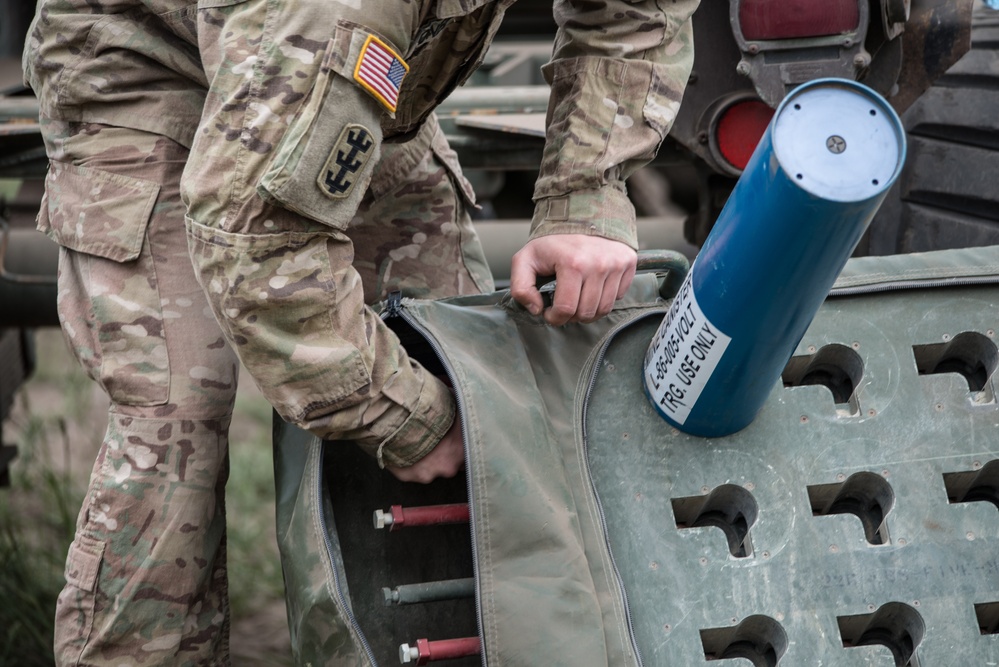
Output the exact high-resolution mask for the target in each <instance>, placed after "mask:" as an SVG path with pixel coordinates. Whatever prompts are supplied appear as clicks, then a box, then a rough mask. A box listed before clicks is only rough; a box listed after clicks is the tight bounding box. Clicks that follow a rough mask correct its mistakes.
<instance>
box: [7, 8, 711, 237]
mask: <svg viewBox="0 0 999 667" xmlns="http://www.w3.org/2000/svg"><path fill="white" fill-rule="evenodd" d="M512 1H513V0H436V2H426V1H425V4H426V5H427V6H426V7H425V8H424V9H423V10H422V14H423V16H424V20H423V23H422V25H421V26H420V29H419V31H418V33H417V35H416V37H415V38H414V39H413V43H412V45H411V47H410V49H409V53H407V54H405V57H406V59H407V61H409V63H410V66H411V70H410V74H409V76H407V77H406V79H405V82H404V84H403V89H402V91H401V94H400V102H399V109H398V111H397V113H396V117H395V119H386V135H389V134H391V133H392V132H400V131H411V130H412V125H414V124H415V123H417V122H419V121H420V120H422V119H423V118H424V117H425V116H426V114H427V113H429V111H430V110H432V108H433V107H434V106H436V104H437V103H438V102H439V101H440V100H441V99H443V98H444V97H445V96H446V95H447V94H448V93H449V92H450V91H451V90H452V89H453V88H454V87H455V86H456V85H459V84H460V83H461V82H463V81H464V79H465V78H466V77H467V76H468V75H469V74H470V73H471V71H472V70H473V69H474V68H475V66H477V65H478V63H479V62H480V61H481V58H482V56H483V55H484V53H485V50H486V48H487V46H488V43H489V41H490V40H491V39H492V36H493V34H494V33H495V31H496V29H497V27H498V23H499V21H500V20H501V18H502V10H503V9H505V7H506V6H508V5H510V4H512ZM222 4H232V1H231V0H229V1H228V2H227V1H226V0H207V1H205V0H202V1H201V2H198V3H195V2H191V0H100V1H99V2H92V1H87V0H42V2H41V4H40V9H39V19H38V21H39V22H40V24H41V26H36V28H35V30H34V33H33V35H32V36H31V38H30V40H29V45H28V49H27V50H26V52H25V63H24V64H25V72H26V79H27V81H28V83H29V84H30V85H34V84H35V82H36V81H37V78H38V77H39V76H42V75H45V76H49V77H53V76H54V77H58V80H59V84H58V90H59V95H58V96H57V97H56V98H48V99H43V100H41V104H42V113H43V114H45V115H48V116H50V117H53V118H59V119H62V120H68V121H90V122H98V123H107V124H109V125H116V126H120V127H130V128H134V129H139V130H145V131H149V132H155V133H158V134H163V135H166V136H169V137H171V138H172V139H175V140H176V141H178V142H180V143H181V144H183V145H187V146H190V144H191V141H192V138H193V135H194V132H195V129H196V127H197V123H198V120H199V119H200V117H201V108H202V105H203V102H204V94H205V92H204V91H205V88H206V86H207V82H206V81H205V75H204V72H203V70H202V68H201V66H200V63H199V56H198V48H197V30H196V18H195V12H196V10H197V9H200V8H205V7H214V6H218V5H222ZM592 4H593V6H592V7H591V6H589V5H588V4H587V3H581V2H578V0H576V1H573V0H556V1H555V2H554V3H553V5H554V13H555V18H556V20H557V22H558V24H559V31H558V35H557V38H556V42H555V48H554V53H553V56H552V61H551V62H550V63H549V64H548V65H547V66H546V67H545V68H544V74H545V78H546V79H547V80H548V82H549V83H550V84H551V86H552V97H551V103H550V105H549V109H548V130H547V141H546V147H545V152H544V159H543V161H542V164H541V170H540V177H539V179H538V182H537V187H536V189H535V200H536V209H535V215H534V226H533V236H542V235H547V234H557V233H585V234H594V235H598V236H603V237H606V238H611V239H615V240H620V241H623V242H625V243H628V244H629V245H631V246H633V247H637V241H636V238H635V226H634V210H633V208H632V205H631V203H630V202H629V200H628V198H627V195H626V191H625V187H624V180H625V179H626V178H627V177H628V176H629V175H630V174H631V173H632V172H633V171H634V170H635V169H637V168H638V167H640V166H642V165H644V164H645V163H647V162H648V161H649V160H651V159H652V158H653V157H654V156H655V152H656V150H657V148H658V146H659V144H660V143H661V142H662V140H663V138H664V137H665V136H666V134H667V132H668V131H669V129H670V127H671V126H672V123H673V119H674V118H675V116H676V112H677V110H678V108H679V104H680V99H681V96H682V93H683V89H684V86H685V85H686V80H687V76H688V74H689V71H690V68H691V66H692V63H693V43H692V37H691V32H690V23H689V20H688V19H689V18H690V15H691V14H692V13H693V11H694V9H695V8H696V6H697V4H698V3H697V0H674V1H673V2H671V3H660V2H634V1H631V0H601V1H600V2H597V3H592ZM486 5H497V7H496V8H495V9H496V11H493V12H490V13H488V14H485V16H486V18H485V20H483V19H480V18H479V14H477V13H476V12H477V11H478V10H480V9H481V8H482V7H484V6H486ZM42 26H43V27H44V30H40V29H39V28H40V27H42ZM452 26H453V27H452ZM447 32H450V33H451V34H450V35H449V36H448V39H447V40H442V39H440V38H439V36H440V35H441V34H444V33H447ZM94 33H103V34H101V35H100V36H99V37H100V39H99V40H98V39H97V37H96V36H95V34H94ZM54 36H57V38H53V37H54ZM95 43H100V44H101V46H102V49H103V50H102V52H91V50H92V49H93V45H94V44H95ZM428 46H429V47H431V48H425V47H428ZM114 47H118V48H114ZM81 55H89V56H90V57H89V58H83V57H81ZM160 69H162V70H170V71H171V73H176V74H180V75H182V76H183V77H185V78H187V79H189V80H190V81H191V82H192V86H190V87H189V88H181V89H177V88H175V87H169V86H168V87H159V86H158V85H157V80H156V77H155V76H154V74H155V71H156V70H160ZM129 83H133V84H134V85H129ZM34 87H36V89H37V86H34Z"/></svg>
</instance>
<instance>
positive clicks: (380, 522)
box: [373, 510, 392, 530]
mask: <svg viewBox="0 0 999 667" xmlns="http://www.w3.org/2000/svg"><path fill="white" fill-rule="evenodd" d="M373 519H374V524H375V530H381V529H382V528H385V527H386V526H391V525H392V513H391V512H383V511H382V510H375V514H374V517H373Z"/></svg>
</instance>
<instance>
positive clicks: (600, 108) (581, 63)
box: [531, 0, 698, 248]
mask: <svg viewBox="0 0 999 667" xmlns="http://www.w3.org/2000/svg"><path fill="white" fill-rule="evenodd" d="M697 4H698V0H673V1H672V2H670V3H663V2H658V1H653V0H641V1H638V2H633V1H629V0H587V1H586V2H584V1H582V0H556V2H555V3H554V11H555V20H556V21H557V23H558V26H559V29H558V34H557V36H556V40H555V49H554V53H553V55H552V60H551V62H550V63H549V64H548V65H546V66H545V67H544V69H543V72H544V75H545V78H546V79H547V81H548V83H549V84H551V88H552V94H551V101H550V103H549V105H548V119H547V128H548V130H547V138H546V142H545V152H544V157H543V159H542V163H541V170H540V174H539V176H538V181H537V184H536V186H535V191H534V201H535V210H534V221H533V225H532V227H531V237H532V238H535V237H538V236H545V235H548V234H570V233H571V234H591V235H595V236H602V237H605V238H609V239H613V240H616V241H622V242H624V243H627V244H628V245H630V246H632V247H633V248H637V238H636V234H635V211H634V207H633V206H632V204H631V202H630V201H629V199H628V195H627V192H626V190H625V185H624V181H625V179H626V178H627V177H628V176H629V175H631V174H632V173H633V172H634V171H635V170H636V169H638V168H639V167H641V166H643V165H645V164H647V163H648V162H649V161H650V160H651V159H652V158H653V157H655V154H656V151H657V150H658V148H659V145H660V143H662V140H663V139H664V138H665V137H666V134H667V133H668V132H669V129H670V127H671V126H672V124H673V120H674V118H675V117H676V113H677V110H678V109H679V106H680V98H681V96H682V94H683V90H684V87H685V86H686V83H687V77H688V76H689V74H690V69H691V67H692V66H693V60H694V54H693V34H692V31H691V26H690V16H691V14H693V12H694V10H695V9H696V8H697Z"/></svg>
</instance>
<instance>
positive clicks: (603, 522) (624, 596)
mask: <svg viewBox="0 0 999 667" xmlns="http://www.w3.org/2000/svg"><path fill="white" fill-rule="evenodd" d="M666 312H668V310H662V311H658V310H657V311H654V312H650V313H645V314H642V315H640V316H638V317H634V318H630V319H627V320H625V321H623V322H619V323H618V324H616V325H615V326H614V327H613V328H612V329H611V330H610V331H609V332H608V333H607V336H606V338H605V342H604V344H603V345H602V346H601V347H600V351H599V352H597V357H596V359H595V360H594V362H593V369H592V371H591V372H590V380H589V382H588V384H587V387H586V394H585V395H584V396H583V407H582V419H581V424H582V433H583V468H584V469H585V470H586V477H587V481H588V482H589V484H590V490H591V491H592V492H593V498H594V500H595V501H596V504H597V514H598V515H599V516H600V527H601V529H602V530H603V536H604V546H605V547H606V548H607V553H608V555H609V556H610V561H611V567H612V568H613V569H614V576H615V577H616V578H617V584H618V588H619V589H620V591H621V601H622V602H623V603H624V616H625V619H626V620H627V622H628V637H629V639H631V648H632V650H633V651H634V652H635V659H636V660H637V661H638V665H639V667H642V664H643V663H642V651H641V649H640V648H639V647H638V640H637V639H636V638H635V625H634V622H633V619H632V615H631V605H630V604H629V603H628V591H627V590H626V589H625V587H624V581H623V580H622V579H621V571H620V569H618V566H617V559H616V558H614V550H613V549H612V548H611V544H610V537H609V535H608V534H607V516H606V515H605V514H604V506H603V503H601V502H600V494H599V493H597V487H596V485H595V484H594V482H593V474H592V472H591V471H590V457H589V440H588V438H587V435H586V413H587V408H588V407H589V405H590V397H591V396H592V394H593V388H594V387H595V386H596V384H597V373H598V372H599V371H600V364H601V363H603V360H604V356H605V355H606V354H607V348H609V347H610V344H611V342H612V341H613V340H614V337H615V336H617V334H618V333H620V332H621V330H622V329H624V328H625V327H627V326H630V325H631V324H634V323H635V322H637V321H638V320H640V319H644V318H646V317H652V316H656V315H658V316H660V317H662V316H663V315H664V314H665V313H666Z"/></svg>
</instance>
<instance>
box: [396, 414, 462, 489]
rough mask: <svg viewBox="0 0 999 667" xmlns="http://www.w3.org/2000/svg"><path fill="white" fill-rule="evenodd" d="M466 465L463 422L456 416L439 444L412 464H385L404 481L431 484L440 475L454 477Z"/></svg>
mask: <svg viewBox="0 0 999 667" xmlns="http://www.w3.org/2000/svg"><path fill="white" fill-rule="evenodd" d="M464 465H465V443H464V441H463V440H462V438H461V423H460V420H459V419H458V418H457V417H455V420H454V423H453V424H451V428H450V429H448V432H447V433H445V434H444V437H443V438H441V441H440V442H439V443H437V446H436V447H434V448H433V449H431V450H430V453H429V454H427V455H426V456H424V457H423V458H422V459H420V460H419V461H417V462H416V463H414V464H413V465H411V466H408V467H406V468H400V467H398V466H391V465H387V466H385V469H386V470H388V471H389V472H390V473H392V474H393V475H395V476H396V478H397V479H399V480H401V481H403V482H418V483H420V484H429V483H430V482H432V481H434V480H435V479H437V478H438V477H454V476H455V475H457V474H458V471H459V470H461V468H462V466H464Z"/></svg>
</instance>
